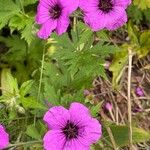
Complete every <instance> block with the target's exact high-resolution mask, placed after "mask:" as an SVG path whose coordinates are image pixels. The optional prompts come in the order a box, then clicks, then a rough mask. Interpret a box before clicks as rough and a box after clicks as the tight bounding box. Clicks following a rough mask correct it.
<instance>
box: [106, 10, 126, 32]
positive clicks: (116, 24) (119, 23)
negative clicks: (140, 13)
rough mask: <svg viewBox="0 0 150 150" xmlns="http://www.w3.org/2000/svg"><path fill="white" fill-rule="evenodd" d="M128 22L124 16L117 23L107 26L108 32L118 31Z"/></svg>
mask: <svg viewBox="0 0 150 150" xmlns="http://www.w3.org/2000/svg"><path fill="white" fill-rule="evenodd" d="M125 13H126V12H125ZM126 22H127V15H126V14H124V15H123V16H120V18H119V19H118V20H117V21H116V22H114V23H112V24H109V25H108V26H107V29H108V30H115V29H118V28H119V27H121V26H123V25H124V24H125V23H126Z"/></svg>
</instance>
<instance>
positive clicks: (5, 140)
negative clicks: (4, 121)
mask: <svg viewBox="0 0 150 150" xmlns="http://www.w3.org/2000/svg"><path fill="white" fill-rule="evenodd" d="M8 144H9V135H8V133H6V131H5V129H4V127H3V126H2V125H0V149H4V148H6V147H7V145H8Z"/></svg>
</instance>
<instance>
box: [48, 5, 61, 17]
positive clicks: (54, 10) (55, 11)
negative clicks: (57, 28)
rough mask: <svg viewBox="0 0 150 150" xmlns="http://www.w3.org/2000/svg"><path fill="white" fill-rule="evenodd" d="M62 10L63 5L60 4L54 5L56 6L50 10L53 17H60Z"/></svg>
mask: <svg viewBox="0 0 150 150" xmlns="http://www.w3.org/2000/svg"><path fill="white" fill-rule="evenodd" d="M61 12H62V10H61V7H60V6H59V5H58V4H56V5H54V6H53V7H52V8H51V9H50V10H49V13H50V16H51V17H52V18H53V19H57V18H59V17H60V15H61Z"/></svg>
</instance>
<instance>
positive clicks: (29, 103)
mask: <svg viewBox="0 0 150 150" xmlns="http://www.w3.org/2000/svg"><path fill="white" fill-rule="evenodd" d="M20 100H21V103H22V105H23V107H25V108H26V109H29V108H33V109H42V110H45V109H46V107H44V106H43V105H42V104H41V103H39V102H38V101H37V99H35V98H34V97H21V98H20Z"/></svg>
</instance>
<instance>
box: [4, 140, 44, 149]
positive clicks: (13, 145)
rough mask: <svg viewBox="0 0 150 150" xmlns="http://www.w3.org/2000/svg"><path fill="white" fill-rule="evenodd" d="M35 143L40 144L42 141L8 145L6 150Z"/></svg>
mask: <svg viewBox="0 0 150 150" xmlns="http://www.w3.org/2000/svg"><path fill="white" fill-rule="evenodd" d="M35 143H42V140H38V141H30V142H20V143H15V144H9V145H8V147H7V148H11V147H16V146H22V145H30V144H35Z"/></svg>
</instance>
